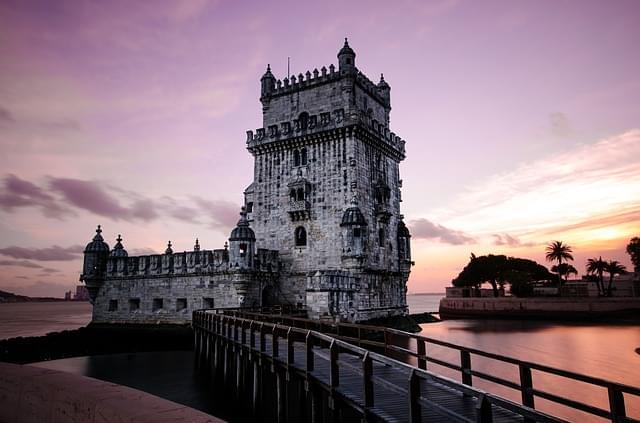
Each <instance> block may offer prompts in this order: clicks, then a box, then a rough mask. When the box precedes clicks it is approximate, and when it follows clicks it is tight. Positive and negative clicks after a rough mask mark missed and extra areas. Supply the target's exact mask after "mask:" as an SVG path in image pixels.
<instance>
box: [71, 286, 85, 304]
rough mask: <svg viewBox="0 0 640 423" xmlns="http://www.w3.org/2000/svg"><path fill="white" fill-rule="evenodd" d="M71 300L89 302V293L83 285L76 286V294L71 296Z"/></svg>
mask: <svg viewBox="0 0 640 423" xmlns="http://www.w3.org/2000/svg"><path fill="white" fill-rule="evenodd" d="M73 299H74V300H76V301H89V291H88V290H87V287H86V286H84V285H78V286H76V293H75V295H74V296H73Z"/></svg>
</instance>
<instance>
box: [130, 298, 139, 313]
mask: <svg viewBox="0 0 640 423" xmlns="http://www.w3.org/2000/svg"><path fill="white" fill-rule="evenodd" d="M136 310H140V298H131V299H130V300H129V311H136Z"/></svg>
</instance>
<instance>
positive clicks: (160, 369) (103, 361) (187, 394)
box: [35, 351, 214, 414]
mask: <svg viewBox="0 0 640 423" xmlns="http://www.w3.org/2000/svg"><path fill="white" fill-rule="evenodd" d="M193 358H194V357H193V351H159V352H143V353H135V354H111V355H97V356H90V357H75V358H67V359H62V360H53V361H46V362H41V363H36V364H35V365H37V366H39V367H45V368H49V369H55V370H60V371H64V372H69V373H75V374H79V375H83V376H89V377H93V378H96V379H100V380H105V381H108V382H113V383H117V384H119V385H125V386H129V387H131V388H135V389H139V390H141V391H144V392H148V393H150V394H153V395H156V396H159V397H162V398H165V399H168V400H170V401H174V402H177V403H179V404H184V405H186V406H189V407H192V408H195V409H198V410H201V411H204V412H205V413H209V414H213V413H214V404H213V401H212V399H213V398H214V396H213V393H212V392H213V391H212V388H211V386H210V384H209V383H208V382H207V380H206V379H205V378H204V377H203V375H198V374H194V365H193Z"/></svg>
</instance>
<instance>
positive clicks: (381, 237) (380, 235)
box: [378, 228, 386, 247]
mask: <svg viewBox="0 0 640 423" xmlns="http://www.w3.org/2000/svg"><path fill="white" fill-rule="evenodd" d="M385 238H386V237H385V234H384V228H380V229H378V245H380V246H381V247H384V245H385V242H384V241H385Z"/></svg>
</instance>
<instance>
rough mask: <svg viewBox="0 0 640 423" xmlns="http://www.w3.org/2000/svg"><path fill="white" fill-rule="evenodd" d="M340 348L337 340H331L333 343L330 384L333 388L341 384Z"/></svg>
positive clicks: (330, 349) (330, 354)
mask: <svg viewBox="0 0 640 423" xmlns="http://www.w3.org/2000/svg"><path fill="white" fill-rule="evenodd" d="M339 349H340V347H338V344H337V343H336V340H335V339H334V340H333V341H331V345H329V356H330V360H329V368H330V373H329V386H331V388H337V387H338V386H339V385H340V368H339V367H338V353H339Z"/></svg>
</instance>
